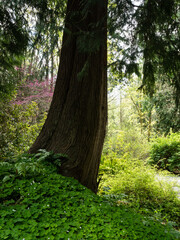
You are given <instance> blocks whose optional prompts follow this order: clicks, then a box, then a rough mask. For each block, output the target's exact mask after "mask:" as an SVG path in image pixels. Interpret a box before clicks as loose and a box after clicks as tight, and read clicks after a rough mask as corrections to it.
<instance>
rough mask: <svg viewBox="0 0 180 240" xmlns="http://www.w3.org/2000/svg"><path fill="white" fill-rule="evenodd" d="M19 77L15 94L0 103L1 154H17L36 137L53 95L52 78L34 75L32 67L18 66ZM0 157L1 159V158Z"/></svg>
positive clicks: (24, 149)
mask: <svg viewBox="0 0 180 240" xmlns="http://www.w3.org/2000/svg"><path fill="white" fill-rule="evenodd" d="M16 70H17V75H18V77H19V78H20V79H21V84H20V85H19V87H18V89H17V91H16V95H15V97H14V99H13V100H11V101H10V102H2V103H1V104H0V156H1V157H3V158H8V157H10V156H16V155H18V154H20V153H22V152H24V151H27V150H28V148H29V147H30V146H31V145H32V143H33V142H34V140H35V139H36V137H37V136H38V134H39V132H40V130H41V128H42V126H43V124H44V121H45V118H46V115H47V111H48V109H49V106H50V103H51V100H52V96H53V90H54V89H53V88H54V87H53V81H52V80H43V81H40V80H38V79H36V78H34V75H33V72H32V70H31V68H29V67H28V68H17V67H16ZM1 157H0V158H1Z"/></svg>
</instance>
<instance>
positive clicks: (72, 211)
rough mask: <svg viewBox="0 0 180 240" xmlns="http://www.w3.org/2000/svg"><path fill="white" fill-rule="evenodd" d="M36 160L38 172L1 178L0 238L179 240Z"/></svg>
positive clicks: (168, 229)
mask: <svg viewBox="0 0 180 240" xmlns="http://www.w3.org/2000/svg"><path fill="white" fill-rule="evenodd" d="M40 156H41V159H42V161H40V162H41V164H42V165H43V166H44V169H45V170H44V171H43V173H41V174H40V173H39V174H37V173H35V172H34V173H33V174H30V172H29V171H28V172H26V173H25V175H22V174H17V176H16V177H13V178H9V179H4V178H3V179H4V180H3V181H2V180H1V184H0V202H1V204H0V215H1V219H0V239H2V240H3V239H14V240H16V239H17V240H20V239H24V240H35V239H42V240H44V239H59V240H60V239H72V240H75V239H77V240H80V239H81V240H83V239H93V240H96V239H97V240H98V239H103V240H104V239H126V240H128V239H129V240H130V239H131V240H132V239H139V240H140V239H144V240H146V239H149V240H153V239H154V240H156V239H158V240H161V239H162V240H164V239H169V240H175V239H178V238H179V233H178V232H177V231H175V230H173V229H172V227H171V226H170V225H166V226H164V225H162V224H160V223H158V222H157V221H152V220H151V219H149V218H147V217H144V216H142V215H140V214H137V213H135V212H134V211H132V210H128V209H127V208H125V207H124V206H119V207H117V206H114V205H112V204H111V203H110V202H109V201H107V200H106V199H104V198H101V197H99V196H97V195H95V194H94V193H92V192H91V191H90V190H88V189H86V188H85V187H84V186H82V185H80V184H79V183H78V182H77V181H76V180H74V179H71V178H66V177H63V176H61V175H59V174H57V164H55V165H56V166H55V168H52V169H51V170H50V169H49V164H50V165H52V166H53V165H54V161H51V159H52V158H53V155H52V154H49V153H47V152H44V153H40ZM34 157H35V156H29V158H28V156H26V157H25V158H24V157H23V158H20V159H19V160H18V163H24V162H29V163H34V160H31V159H34ZM55 159H56V160H57V159H58V158H56V157H55ZM36 160H38V158H37V155H36ZM44 163H45V164H44ZM48 163H49V164H48ZM58 163H59V161H58ZM10 164H13V163H10ZM7 170H8V171H7V176H8V175H9V168H8V169H7ZM27 174H30V175H27Z"/></svg>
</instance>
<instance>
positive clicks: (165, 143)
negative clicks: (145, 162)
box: [149, 133, 180, 173]
mask: <svg viewBox="0 0 180 240" xmlns="http://www.w3.org/2000/svg"><path fill="white" fill-rule="evenodd" d="M149 162H150V163H151V164H153V165H156V166H157V167H158V168H162V169H166V170H168V171H170V172H174V173H180V133H171V134H169V135H168V136H167V137H159V138H156V139H155V140H154V142H153V144H152V146H151V150H150V160H149Z"/></svg>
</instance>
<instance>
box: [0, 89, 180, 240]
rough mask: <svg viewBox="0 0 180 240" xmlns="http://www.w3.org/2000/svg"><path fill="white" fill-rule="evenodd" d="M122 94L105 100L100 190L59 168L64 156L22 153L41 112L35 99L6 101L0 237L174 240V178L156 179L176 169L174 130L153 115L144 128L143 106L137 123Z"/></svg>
mask: <svg viewBox="0 0 180 240" xmlns="http://www.w3.org/2000/svg"><path fill="white" fill-rule="evenodd" d="M129 91H130V93H131V97H132V98H133V100H134V102H135V100H136V102H138V101H139V100H138V97H137V96H136V98H135V96H134V95H133V94H134V93H133V92H132V90H129ZM18 98H19V99H21V95H17V97H16V99H18ZM124 98H125V99H124V102H123V101H122V99H121V105H119V104H117V100H113V101H111V97H110V99H109V122H108V132H107V135H106V140H105V143H104V149H103V154H102V159H101V165H100V171H99V182H100V184H99V191H98V195H99V196H96V195H94V194H93V193H91V192H90V191H89V190H87V189H86V188H85V187H83V186H81V185H80V184H79V183H77V181H75V180H73V179H69V178H64V177H62V176H60V175H59V174H58V167H59V166H60V165H61V159H62V158H63V159H65V158H66V156H62V155H59V154H57V155H54V154H53V153H48V152H46V151H45V150H41V151H40V152H39V153H38V154H35V155H29V154H26V153H25V152H26V151H27V150H28V148H29V147H30V146H31V144H32V143H33V141H34V140H35V138H36V136H37V135H38V132H39V131H40V129H41V127H42V125H43V123H44V120H45V117H46V113H45V114H44V115H43V114H42V112H43V110H42V105H43V104H40V103H41V102H42V101H41V100H40V103H39V102H38V101H37V100H36V99H34V100H35V101H34V102H29V101H27V102H26V103H24V102H23V104H19V103H18V104H17V103H16V101H11V102H9V104H7V103H6V104H5V103H4V105H3V108H4V111H1V115H0V120H1V128H0V131H1V135H0V138H1V141H0V142H1V147H0V152H1V155H0V156H1V157H0V181H1V189H0V190H1V191H0V192H1V193H0V215H1V216H2V217H1V220H0V221H1V223H0V226H1V229H0V230H1V231H0V239H18V240H19V239H32V240H34V239H46V238H47V239H73V240H74V239H78V240H79V239H93V240H94V239H110V238H111V239H158V240H159V239H163V240H164V239H172V240H174V239H179V237H180V236H179V231H178V230H179V229H180V199H179V198H178V194H177V193H176V192H175V191H174V190H173V187H174V186H175V185H174V184H175V183H174V182H173V183H169V182H167V181H163V180H162V179H161V178H162V176H163V177H167V176H172V174H173V173H176V174H178V173H179V153H180V148H179V146H180V145H179V144H180V140H179V133H169V134H168V135H167V136H162V135H158V134H157V132H156V131H155V128H153V121H152V126H151V134H149V128H148V124H147V122H148V121H146V120H145V115H146V114H147V113H146V112H144V115H143V116H144V121H143V124H142V121H141V119H140V118H138V113H137V112H136V111H137V108H134V102H131V101H130V99H128V97H124ZM141 101H142V100H141ZM46 102H47V100H46ZM46 104H50V103H49V100H48V102H47V103H46ZM127 104H128V107H127ZM147 119H148V114H147ZM5 122H6V123H5ZM148 135H150V136H151V141H148V140H149V139H148ZM29 229H31V230H29Z"/></svg>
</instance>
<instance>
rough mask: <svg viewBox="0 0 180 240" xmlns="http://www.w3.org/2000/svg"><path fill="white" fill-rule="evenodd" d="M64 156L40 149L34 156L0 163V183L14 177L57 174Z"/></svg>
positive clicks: (22, 156) (29, 155)
mask: <svg viewBox="0 0 180 240" xmlns="http://www.w3.org/2000/svg"><path fill="white" fill-rule="evenodd" d="M65 160H67V156H66V155H62V154H54V153H53V152H47V151H46V150H44V149H40V150H39V152H38V153H36V154H27V153H26V154H22V155H20V156H18V157H17V158H16V159H10V160H8V161H6V162H0V181H3V182H5V181H8V180H9V179H11V178H16V177H32V176H35V175H39V174H44V173H47V172H50V173H53V172H58V168H59V167H60V166H61V161H65Z"/></svg>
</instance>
